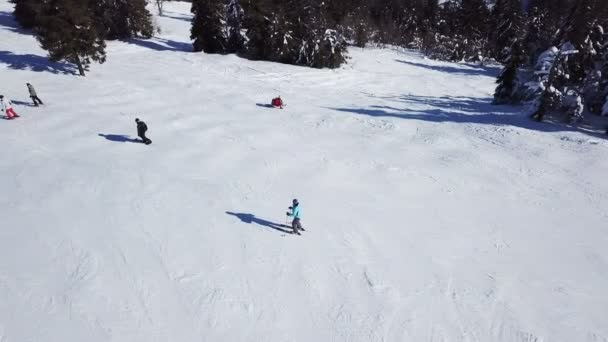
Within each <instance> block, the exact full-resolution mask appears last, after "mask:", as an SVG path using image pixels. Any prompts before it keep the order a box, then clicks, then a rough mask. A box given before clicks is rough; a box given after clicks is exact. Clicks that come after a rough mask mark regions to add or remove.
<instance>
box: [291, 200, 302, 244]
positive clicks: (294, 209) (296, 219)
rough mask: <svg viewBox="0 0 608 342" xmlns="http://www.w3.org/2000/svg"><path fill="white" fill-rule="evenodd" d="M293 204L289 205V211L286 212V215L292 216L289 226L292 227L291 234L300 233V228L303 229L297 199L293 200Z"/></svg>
mask: <svg viewBox="0 0 608 342" xmlns="http://www.w3.org/2000/svg"><path fill="white" fill-rule="evenodd" d="M292 203H293V206H291V207H289V211H288V212H287V216H289V217H293V221H291V228H292V229H293V234H298V235H302V234H300V232H299V231H300V230H302V231H303V230H304V228H303V227H302V222H301V221H300V219H301V218H302V211H301V210H300V203H298V200H297V199H294V200H293V202H292Z"/></svg>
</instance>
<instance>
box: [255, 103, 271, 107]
mask: <svg viewBox="0 0 608 342" xmlns="http://www.w3.org/2000/svg"><path fill="white" fill-rule="evenodd" d="M255 105H256V106H258V107H264V108H274V107H273V106H272V105H271V104H268V103H256V104H255Z"/></svg>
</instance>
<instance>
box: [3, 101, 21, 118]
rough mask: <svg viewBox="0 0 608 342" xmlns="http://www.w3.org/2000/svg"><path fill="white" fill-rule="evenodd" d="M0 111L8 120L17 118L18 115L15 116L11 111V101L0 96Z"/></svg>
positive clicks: (13, 111) (12, 110)
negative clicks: (0, 110)
mask: <svg viewBox="0 0 608 342" xmlns="http://www.w3.org/2000/svg"><path fill="white" fill-rule="evenodd" d="M0 109H2V111H3V112H5V113H6V118H7V119H8V120H11V119H14V118H18V117H19V115H17V113H15V110H14V109H13V103H12V102H11V100H9V99H7V98H4V95H0Z"/></svg>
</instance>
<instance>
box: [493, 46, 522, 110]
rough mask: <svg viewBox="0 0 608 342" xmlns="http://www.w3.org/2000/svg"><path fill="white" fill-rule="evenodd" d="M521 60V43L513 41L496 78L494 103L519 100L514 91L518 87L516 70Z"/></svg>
mask: <svg viewBox="0 0 608 342" xmlns="http://www.w3.org/2000/svg"><path fill="white" fill-rule="evenodd" d="M523 60H524V58H523V51H522V48H521V45H520V43H519V42H514V43H513V44H512V45H511V47H510V48H509V53H508V57H506V65H505V67H504V69H503V70H502V72H501V73H500V75H499V76H498V79H497V80H496V83H498V86H497V87H496V92H495V93H494V104H512V103H517V102H518V101H519V98H517V96H516V95H515V93H516V92H517V90H518V89H519V87H520V85H519V80H518V70H519V67H520V66H521V64H522V62H523Z"/></svg>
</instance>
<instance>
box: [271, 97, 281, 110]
mask: <svg viewBox="0 0 608 342" xmlns="http://www.w3.org/2000/svg"><path fill="white" fill-rule="evenodd" d="M271 104H272V106H273V107H274V108H280V109H283V100H281V97H280V96H277V97H275V98H274V99H272V102H271Z"/></svg>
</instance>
